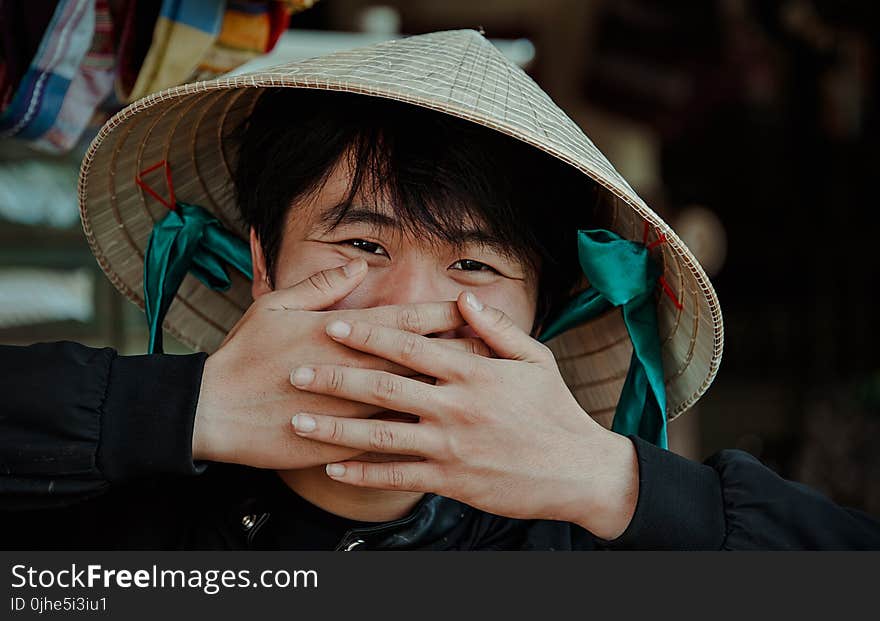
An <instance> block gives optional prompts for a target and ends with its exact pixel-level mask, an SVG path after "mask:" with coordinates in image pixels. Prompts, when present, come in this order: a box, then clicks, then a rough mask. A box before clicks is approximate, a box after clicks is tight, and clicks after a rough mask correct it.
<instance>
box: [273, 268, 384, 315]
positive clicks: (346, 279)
mask: <svg viewBox="0 0 880 621" xmlns="http://www.w3.org/2000/svg"><path fill="white" fill-rule="evenodd" d="M366 274H367V262H366V261H364V260H363V259H354V260H353V261H349V262H348V263H346V264H345V265H342V266H340V267H334V268H333V269H329V270H323V271H321V272H318V273H316V274H312V275H311V276H309V277H308V278H306V279H305V280H303V281H300V282H298V283H297V284H295V285H293V286H292V287H288V288H286V289H278V290H277V291H273V292H272V293H269V294H267V295H266V296H265V297H266V298H267V300H266V302H265V303H266V304H268V305H269V307H270V308H276V309H280V310H321V309H324V308H327V307H328V306H331V305H332V304H335V303H336V302H338V301H339V300H341V299H342V298H344V297H345V296H347V295H348V294H349V293H351V292H352V290H353V289H354V288H355V287H357V286H358V284H360V282H361V281H362V280H363V279H364V276H366Z"/></svg>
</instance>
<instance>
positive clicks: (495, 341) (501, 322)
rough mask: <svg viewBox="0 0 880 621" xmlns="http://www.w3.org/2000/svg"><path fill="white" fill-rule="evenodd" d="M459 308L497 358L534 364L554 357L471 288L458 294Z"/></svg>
mask: <svg viewBox="0 0 880 621" xmlns="http://www.w3.org/2000/svg"><path fill="white" fill-rule="evenodd" d="M458 308H459V310H460V311H461V314H462V317H464V320H465V321H467V323H468V325H469V326H470V327H471V328H473V330H474V332H476V333H477V335H478V336H479V337H480V338H481V339H483V341H484V342H485V343H486V345H488V346H489V347H491V348H492V351H494V352H495V353H496V354H497V355H498V357H500V358H506V359H508V360H522V361H524V362H535V363H543V362H547V356H548V355H549V356H550V357H551V358H552V356H553V354H551V353H550V350H549V349H547V347H546V346H545V345H543V344H542V343H539V342H538V341H536V340H535V339H533V338H532V337H531V336H529V335H528V334H526V333H525V332H524V331H523V330H522V329H520V328H519V327H518V326H517V325H516V324H515V323H513V320H512V319H511V318H510V317H508V316H507V315H505V314H504V313H503V312H502V311H500V310H498V309H497V308H492V307H491V306H486V305H485V304H483V303H482V302H481V301H480V300H479V299H478V298H477V296H476V295H474V294H473V293H471V292H470V291H463V292H462V293H461V294H460V295H459V296H458Z"/></svg>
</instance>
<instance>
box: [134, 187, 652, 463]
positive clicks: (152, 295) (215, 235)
mask: <svg viewBox="0 0 880 621" xmlns="http://www.w3.org/2000/svg"><path fill="white" fill-rule="evenodd" d="M176 206H177V209H175V210H173V211H172V210H170V211H169V212H168V213H167V214H166V215H165V217H164V218H162V219H161V220H160V221H158V222H157V223H156V224H155V226H154V227H153V232H152V234H151V235H150V241H149V245H148V246H147V252H146V255H145V257H144V298H145V304H146V313H147V322H148V324H149V328H150V345H149V352H150V353H161V352H162V322H163V321H164V319H165V314H166V313H167V312H168V308H169V307H170V306H171V302H172V301H173V300H174V296H175V295H176V293H177V290H178V288H179V287H180V284H181V283H182V282H183V279H184V277H185V276H186V274H187V273H191V274H193V276H195V277H196V278H198V279H199V280H200V281H201V282H202V283H204V284H205V285H206V286H207V287H210V288H211V289H213V290H215V291H226V290H227V289H229V287H230V285H231V281H230V279H229V275H228V273H227V271H226V268H225V267H224V265H223V264H224V263H226V264H229V265H231V266H232V267H234V268H235V269H237V270H238V271H239V272H241V273H242V274H244V275H245V276H247V277H248V278H249V279H252V278H253V268H252V265H251V255H250V248H249V246H248V244H247V243H245V242H244V241H243V240H241V239H239V238H238V237H236V236H235V235H234V234H232V233H231V232H229V231H228V230H226V229H225V228H224V227H223V225H222V224H221V223H220V222H219V221H218V220H217V219H216V218H215V217H214V216H212V215H211V214H209V213H208V212H207V211H205V209H203V208H202V207H199V206H198V205H189V204H186V203H179V202H178V203H176ZM578 254H579V259H580V264H581V267H582V269H583V270H584V274H585V275H586V276H587V278H588V279H589V281H590V283H591V284H592V287H591V288H590V289H588V290H587V291H585V292H583V293H581V294H580V295H579V296H578V297H577V298H575V299H574V300H572V301H571V302H570V303H569V305H568V306H567V307H566V309H565V310H564V311H563V312H562V313H561V314H560V316H559V317H557V318H556V319H555V320H554V321H553V322H552V323H551V325H550V326H549V327H548V328H547V330H545V331H544V333H543V334H542V335H541V341H547V340H549V339H551V338H553V337H554V336H557V335H558V334H561V333H562V332H564V331H566V330H568V329H570V328H573V327H575V326H577V325H579V324H582V323H584V322H585V321H587V320H589V319H592V318H594V317H597V316H599V315H600V314H602V313H603V312H605V311H607V310H609V309H610V308H612V307H614V306H622V307H623V318H624V321H625V323H626V327H627V330H628V332H629V335H630V337H631V339H632V342H633V357H632V362H631V363H630V368H629V373H628V374H627V376H626V382H625V383H624V386H623V392H622V393H621V396H620V402H619V403H618V405H617V410H616V412H615V415H614V423H613V426H612V429H613V430H614V431H616V432H618V433H621V434H624V435H630V434H632V435H638V436H640V437H642V438H644V439H645V440H648V441H650V442H652V443H654V444H656V445H657V446H660V447H662V448H666V447H667V444H666V416H665V412H666V391H665V388H664V383H663V366H662V362H661V357H660V341H659V336H658V332H657V314H656V308H655V305H654V300H653V292H654V288H655V286H656V284H657V278H658V276H659V275H660V270H659V268H657V266H656V265H655V264H654V263H653V261H651V259H650V257H649V253H648V249H647V248H646V247H645V246H644V245H641V244H637V243H635V242H630V241H626V240H624V239H622V238H620V237H619V236H617V235H615V234H614V233H612V232H610V231H605V230H601V229H598V230H593V231H579V232H578Z"/></svg>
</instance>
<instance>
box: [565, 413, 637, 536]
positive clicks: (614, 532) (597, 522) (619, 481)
mask: <svg viewBox="0 0 880 621" xmlns="http://www.w3.org/2000/svg"><path fill="white" fill-rule="evenodd" d="M597 445H598V446H597ZM593 455H594V456H595V458H596V459H595V461H594V463H595V468H594V469H592V470H591V471H590V472H587V473H585V474H586V476H587V480H586V481H585V482H584V489H585V490H586V491H587V498H586V499H585V501H584V502H583V503H581V504H580V506H581V507H582V510H581V512H580V513H579V514H578V515H577V516H576V517H575V519H573V520H571V521H572V522H574V523H576V524H578V525H579V526H581V527H583V528H585V529H586V530H588V531H590V532H591V533H593V534H594V535H596V536H597V537H600V538H602V539H607V540H612V539H616V538H617V537H619V536H620V535H622V534H623V532H624V531H625V530H626V528H627V526H629V523H630V521H631V520H632V518H633V515H634V514H635V510H636V504H637V502H638V498H639V462H638V454H637V453H636V449H635V446H634V445H633V443H632V441H631V440H630V439H629V438H627V437H625V436H622V435H620V434H617V433H614V432H612V431H609V430H607V429H604V428H603V429H602V430H601V433H600V436H599V441H598V442H597V443H596V444H594V447H593Z"/></svg>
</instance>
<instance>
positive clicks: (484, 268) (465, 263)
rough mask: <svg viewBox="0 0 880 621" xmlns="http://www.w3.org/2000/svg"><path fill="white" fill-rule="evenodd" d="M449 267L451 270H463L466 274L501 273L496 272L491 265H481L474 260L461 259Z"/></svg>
mask: <svg viewBox="0 0 880 621" xmlns="http://www.w3.org/2000/svg"><path fill="white" fill-rule="evenodd" d="M449 267H450V269H454V270H462V271H464V272H494V273H496V274H498V273H499V272H498V270H496V269H495V268H494V267H492V266H491V265H486V264H485V263H480V262H479V261H474V260H473V259H459V260H458V261H456V262H455V263H453V264H452V265H450V266H449Z"/></svg>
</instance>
